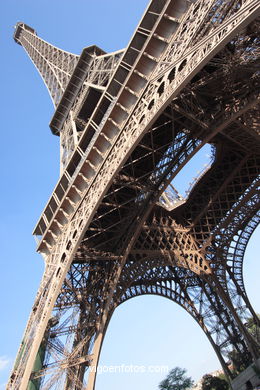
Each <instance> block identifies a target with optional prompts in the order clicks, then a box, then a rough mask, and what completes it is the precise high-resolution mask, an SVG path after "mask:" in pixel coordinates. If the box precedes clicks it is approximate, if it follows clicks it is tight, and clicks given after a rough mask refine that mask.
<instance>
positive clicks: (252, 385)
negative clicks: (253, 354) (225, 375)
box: [232, 358, 260, 390]
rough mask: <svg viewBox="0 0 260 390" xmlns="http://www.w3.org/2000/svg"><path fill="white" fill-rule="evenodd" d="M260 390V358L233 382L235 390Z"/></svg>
mask: <svg viewBox="0 0 260 390" xmlns="http://www.w3.org/2000/svg"><path fill="white" fill-rule="evenodd" d="M258 386H259V387H258ZM258 388H260V358H259V359H258V360H257V361H256V362H255V363H253V364H251V366H249V367H247V369H245V370H244V371H243V372H241V374H239V375H238V376H237V377H236V378H235V379H233V381H232V389H233V390H249V389H258Z"/></svg>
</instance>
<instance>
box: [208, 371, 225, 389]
mask: <svg viewBox="0 0 260 390" xmlns="http://www.w3.org/2000/svg"><path fill="white" fill-rule="evenodd" d="M228 389H229V384H228V382H227V381H226V380H225V379H221V378H220V377H218V376H213V375H209V374H206V375H204V376H203V378H202V390H228Z"/></svg>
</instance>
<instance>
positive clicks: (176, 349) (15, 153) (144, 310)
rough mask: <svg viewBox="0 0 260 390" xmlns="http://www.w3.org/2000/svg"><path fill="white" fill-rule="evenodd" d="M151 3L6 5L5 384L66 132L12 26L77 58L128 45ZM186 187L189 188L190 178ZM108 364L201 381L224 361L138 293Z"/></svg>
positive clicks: (31, 292)
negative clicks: (176, 370) (39, 224)
mask: <svg viewBox="0 0 260 390" xmlns="http://www.w3.org/2000/svg"><path fill="white" fill-rule="evenodd" d="M147 3H148V1H147V0H123V1H122V0H121V1H120V0H109V1H108V0H95V1H94V0H74V1H73V0H52V1H50V0H37V1H35V0H6V1H1V2H0V20H1V31H0V42H1V50H2V59H1V72H0V77H1V84H0V85H1V108H2V112H1V141H2V150H1V156H0V158H1V167H2V169H1V186H2V190H1V202H0V207H1V224H0V229H1V244H2V245H1V273H0V289H1V299H0V312H1V332H0V389H1V390H2V389H4V387H5V386H4V383H5V382H6V380H7V377H8V374H9V371H10V369H11V366H12V364H13V360H14V358H15V355H16V352H17V349H18V346H19V343H20V341H21V338H22V334H23V331H24V327H25V324H26V321H27V318H28V316H29V312H30V309H31V306H32V304H33V300H34V296H35V294H36V291H37V287H38V284H39V281H40V278H41V274H42V272H43V260H42V258H41V257H40V256H39V255H38V254H36V253H35V246H36V245H35V242H34V238H33V237H32V235H31V232H32V229H33V227H34V224H35V222H36V221H37V219H38V217H39V215H40V213H41V211H42V209H43V207H44V206H45V203H46V201H47V199H48V197H49V195H50V194H51V192H52V190H53V187H54V185H55V183H56V181H57V179H58V175H59V166H58V164H59V143H58V138H57V137H55V136H53V135H52V134H51V132H50V130H49V127H48V123H49V121H50V119H51V117H52V114H53V106H52V103H51V99H50V98H49V95H48V92H47V90H46V89H45V86H44V84H43V82H42V80H41V78H40V76H39V75H38V73H37V71H36V70H35V69H34V66H33V65H32V63H31V62H30V60H29V58H28V57H27V56H26V54H25V52H24V51H23V49H22V48H21V47H20V46H18V45H17V44H15V43H14V41H13V39H12V34H13V26H14V25H15V23H16V22H17V21H24V22H25V23H27V24H29V25H30V26H32V27H33V28H35V29H36V31H37V32H38V35H39V36H41V37H42V38H43V39H45V40H47V41H49V42H50V43H52V44H54V45H56V46H58V47H60V48H62V49H64V50H67V51H71V52H73V53H77V54H80V52H81V50H82V48H83V47H85V46H89V45H92V44H96V45H98V46H100V47H101V48H103V49H104V50H106V51H114V50H117V49H121V48H123V47H125V46H126V45H127V43H128V41H129V39H130V37H131V35H132V33H133V32H134V30H135V27H136V25H137V23H138V21H139V19H140V17H141V15H142V13H143V11H144V9H145V7H146V5H147ZM203 153H204V154H203V155H202V156H201V157H200V159H199V165H198V167H196V168H195V172H191V171H190V172H187V177H188V176H189V178H186V181H189V180H190V177H191V176H193V175H194V173H196V170H197V168H198V169H200V168H202V166H203V164H204V163H205V162H206V160H207V157H206V154H207V153H206V152H205V151H204V152H203ZM190 169H191V168H190ZM190 169H189V170H190ZM177 184H178V185H177V186H179V188H180V189H183V188H184V181H183V178H182V179H181V180H179V181H178V183H177ZM258 238H259V234H258ZM258 242H259V239H257V235H256V234H255V235H254V237H253V239H252V240H251V243H250V245H249V247H248V251H247V258H246V261H245V279H246V284H247V286H248V293H249V296H250V297H251V299H252V302H253V305H254V307H255V309H256V310H257V311H258V312H260V305H259V293H258V289H257V285H258V283H259V270H260V266H259V259H257V258H256V252H257V247H256V245H257V243H258ZM254 267H256V269H255V268H254ZM253 269H254V271H253ZM101 364H104V365H111V364H116V365H120V364H126V365H130V364H140V365H144V366H146V367H147V366H149V365H167V366H169V368H172V367H175V366H176V365H178V366H181V367H186V368H187V370H188V373H189V374H190V375H191V376H192V377H193V378H194V379H195V380H197V379H199V378H200V377H201V376H202V375H203V374H204V373H207V372H209V371H212V370H215V369H217V368H218V367H219V364H218V362H217V360H216V358H215V355H214V352H213V350H212V348H211V346H210V345H209V342H208V341H207V339H206V337H205V336H204V334H203V333H202V331H201V330H200V329H199V328H198V326H197V324H196V323H195V322H194V321H193V320H192V319H191V318H189V316H188V314H187V313H186V312H185V311H184V310H183V309H181V308H179V307H178V306H177V305H176V304H174V303H172V302H170V301H167V300H166V299H163V298H159V297H141V298H140V297H139V298H136V299H133V300H130V301H129V302H127V303H125V304H124V305H122V306H121V307H119V308H118V309H117V311H116V313H115V314H114V317H113V318H112V321H111V324H110V327H109V329H108V332H107V336H106V339H105V342H104V347H103V351H102V356H101ZM164 376H165V374H153V375H151V374H148V373H146V374H136V375H133V374H132V375H130V374H118V375H116V374H112V373H111V374H102V375H99V376H98V380H97V386H96V389H97V390H103V389H106V390H110V389H113V390H121V389H122V387H123V388H124V389H125V390H130V389H131V390H132V389H133V388H135V389H136V390H152V389H157V385H158V383H159V382H160V380H161V379H163V377H164Z"/></svg>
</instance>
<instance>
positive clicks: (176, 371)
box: [159, 367, 194, 390]
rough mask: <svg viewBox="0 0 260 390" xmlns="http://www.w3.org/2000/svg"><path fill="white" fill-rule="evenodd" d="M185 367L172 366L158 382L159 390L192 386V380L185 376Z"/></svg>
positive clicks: (183, 388) (179, 389)
mask: <svg viewBox="0 0 260 390" xmlns="http://www.w3.org/2000/svg"><path fill="white" fill-rule="evenodd" d="M186 372H187V370H185V368H180V367H175V368H173V369H172V370H171V371H170V372H169V374H168V375H167V377H166V378H165V379H164V380H163V381H162V382H161V383H160V384H159V389H160V390H187V389H189V388H191V386H193V383H194V382H193V380H192V379H191V378H190V377H187V376H186Z"/></svg>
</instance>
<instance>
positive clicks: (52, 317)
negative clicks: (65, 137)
mask: <svg viewBox="0 0 260 390" xmlns="http://www.w3.org/2000/svg"><path fill="white" fill-rule="evenodd" d="M258 14H259V5H258V3H257V1H253V0H247V1H206V0H205V1H203V0H197V1H195V2H186V3H185V2H183V1H180V2H178V1H177V2H176V1H175V2H174V1H170V0H167V1H166V0H165V1H161V0H160V1H159V0H158V1H156V0H153V1H152V2H151V3H150V6H149V7H148V10H147V13H146V14H145V15H144V17H143V19H142V21H141V22H140V25H139V27H138V28H137V32H136V33H135V35H134V37H133V38H132V40H131V42H130V44H129V46H128V48H127V49H126V50H125V52H124V53H123V54H122V56H121V60H120V62H119V65H118V67H117V69H116V71H115V73H114V75H113V77H112V78H111V80H110V82H108V84H107V87H106V89H105V90H104V92H103V93H102V94H101V95H99V96H98V98H97V100H96V108H95V109H94V111H93V114H91V113H89V111H88V110H86V108H84V109H82V107H83V106H84V104H83V105H81V106H80V107H81V108H80V110H81V115H79V112H80V110H74V111H73V109H72V116H73V115H76V116H75V117H74V119H75V123H77V121H78V123H81V122H80V121H82V116H83V112H85V119H84V123H83V125H82V127H81V131H82V135H81V138H80V139H79V140H78V141H77V142H75V144H74V146H73V147H74V151H73V152H72V154H71V155H70V160H69V163H68V164H67V165H66V167H64V172H63V174H62V176H61V179H60V181H59V183H58V185H57V187H56V190H55V191H54V194H53V196H52V198H51V201H50V202H49V204H48V205H47V207H46V209H45V210H44V213H43V215H42V217H41V219H40V220H39V223H38V225H37V227H36V230H35V232H36V234H38V235H39V236H40V243H39V247H38V249H39V251H40V252H41V253H43V255H44V257H45V261H46V271H45V274H44V276H43V280H42V283H41V286H40V289H39V292H38V295H37V298H36V301H35V304H34V307H33V311H32V314H31V317H30V319H29V322H28V325H27V329H26V332H25V337H24V340H23V344H22V346H21V349H20V352H19V355H18V359H17V362H16V365H15V369H14V371H13V374H12V377H11V379H10V382H9V387H8V388H9V389H18V388H22V389H23V388H24V389H25V388H26V386H27V383H28V381H33V382H34V384H36V386H38V387H40V388H41V389H61V388H64V389H75V390H76V389H77V390H79V389H82V388H85V386H86V384H87V389H88V390H92V389H93V388H94V383H95V371H94V370H88V368H89V367H91V368H93V367H95V366H96V365H97V364H98V359H99V354H100V349H101V345H102V340H103V338H104V335H105V332H106V329H107V326H108V324H109V320H110V318H111V316H112V314H113V311H114V310H115V309H116V307H117V306H118V305H119V304H121V303H123V302H124V301H126V300H127V299H130V298H132V297H134V296H137V295H142V294H157V295H161V296H164V297H167V298H169V299H171V300H173V301H174V302H176V303H178V304H179V305H181V306H182V307H183V308H184V309H185V310H187V312H188V313H190V314H191V315H192V317H193V318H194V319H195V320H196V321H197V323H198V324H199V325H200V326H201V328H202V329H203V331H204V332H205V334H206V335H207V337H208V339H209V341H210V342H211V344H212V346H213V348H214V350H215V352H216V354H217V356H218V358H219V360H220V362H221V364H222V366H223V369H224V370H225V373H226V374H227V376H228V377H229V378H230V379H232V375H233V374H232V372H231V371H230V368H229V364H228V359H229V357H230V354H232V353H234V352H235V353H236V354H237V356H239V358H240V367H239V368H240V369H243V368H245V367H247V366H248V365H249V364H250V363H251V362H253V361H254V360H256V359H257V358H258V357H259V346H258V344H257V341H256V340H255V339H254V338H253V337H252V336H251V335H250V334H249V332H248V330H247V327H246V325H245V322H246V320H247V319H248V318H249V317H253V318H254V319H255V321H256V322H257V321H258V319H257V316H256V315H255V313H254V311H253V308H252V307H251V305H250V302H249V300H248V298H247V295H246V291H245V288H244V284H243V275H242V265H243V256H244V252H245V248H246V244H247V242H248V239H249V238H250V236H251V234H252V232H253V231H254V229H255V227H256V226H257V224H258V216H257V210H258V208H259V195H258V192H257V185H258V176H259V158H260V157H259V154H260V147H259V114H258V113H259V72H258V68H259V38H258V36H257V30H258V29H259V20H258V19H257V15H258ZM86 94H87V93H86V92H85V95H84V92H82V96H83V95H84V98H82V97H79V100H80V99H83V100H84V99H85V100H84V101H87V97H86ZM74 107H75V106H74ZM84 110H86V111H84ZM86 112H87V116H86ZM75 113H77V114H75ZM101 113H102V115H101ZM69 115H70V114H69ZM88 115H89V116H88ZM68 120H70V118H69V116H68V118H67V119H66V121H68ZM78 126H81V125H78ZM77 131H78V130H77ZM206 143H209V144H211V145H212V163H211V166H209V167H208V169H207V171H206V172H204V174H203V175H201V176H200V177H199V179H198V180H197V181H195V183H194V186H193V187H192V188H191V189H190V192H189V194H188V195H187V198H185V199H184V198H182V197H180V196H179V194H178V192H177V191H176V190H175V189H174V177H175V176H176V175H177V174H178V172H180V171H181V169H182V168H183V167H184V165H185V164H186V163H187V162H188V161H189V160H190V159H191V158H192V156H194V155H195V154H196V153H197V152H198V151H199V150H200V149H201V147H202V146H203V145H205V144H206ZM41 350H42V351H43V353H42V355H43V357H42V365H41V368H40V369H37V370H35V369H34V361H35V358H36V356H37V353H38V354H39V351H41ZM89 371H90V373H89V376H88V372H89Z"/></svg>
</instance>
